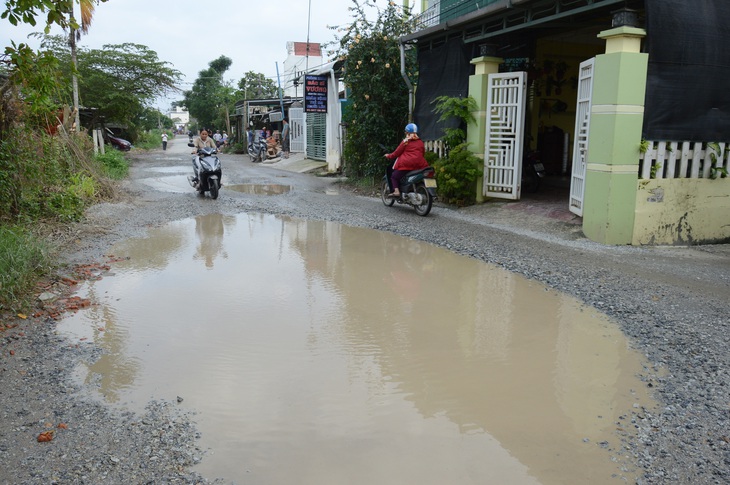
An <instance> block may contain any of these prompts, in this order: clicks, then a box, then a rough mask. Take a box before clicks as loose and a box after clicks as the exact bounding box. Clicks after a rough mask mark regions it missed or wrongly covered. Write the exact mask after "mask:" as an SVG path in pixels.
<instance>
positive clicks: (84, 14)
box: [68, 0, 98, 130]
mask: <svg viewBox="0 0 730 485" xmlns="http://www.w3.org/2000/svg"><path fill="white" fill-rule="evenodd" d="M78 2H79V8H80V9H81V25H80V26H79V25H78V23H77V22H76V17H74V4H73V2H72V3H71V5H70V7H71V12H70V20H71V21H70V28H69V34H68V45H69V47H71V65H72V68H73V70H72V72H71V83H72V89H73V103H74V111H75V112H76V129H77V130H80V129H81V121H80V118H79V78H78V76H77V71H78V60H77V57H76V43H77V42H78V41H79V40H81V34H82V33H83V34H88V33H89V27H91V21H92V19H93V18H94V9H95V8H96V5H97V4H98V0H78Z"/></svg>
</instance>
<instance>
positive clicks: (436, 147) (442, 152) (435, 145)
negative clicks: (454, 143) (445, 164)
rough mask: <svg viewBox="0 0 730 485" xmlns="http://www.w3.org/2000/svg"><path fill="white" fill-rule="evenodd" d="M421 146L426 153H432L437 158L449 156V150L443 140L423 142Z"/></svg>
mask: <svg viewBox="0 0 730 485" xmlns="http://www.w3.org/2000/svg"><path fill="white" fill-rule="evenodd" d="M423 146H424V148H425V149H426V151H427V152H434V153H435V154H436V155H438V156H439V158H444V157H445V156H446V155H448V154H449V149H448V147H447V146H446V143H445V142H444V141H443V140H423Z"/></svg>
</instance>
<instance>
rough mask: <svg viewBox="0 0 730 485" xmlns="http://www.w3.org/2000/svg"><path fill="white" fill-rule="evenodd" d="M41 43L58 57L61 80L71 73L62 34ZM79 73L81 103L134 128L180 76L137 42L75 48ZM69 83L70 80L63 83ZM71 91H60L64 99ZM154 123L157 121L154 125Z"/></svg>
mask: <svg viewBox="0 0 730 485" xmlns="http://www.w3.org/2000/svg"><path fill="white" fill-rule="evenodd" d="M43 46H44V47H45V48H47V49H49V50H50V51H51V52H53V54H54V56H55V57H56V58H57V59H59V61H60V63H61V66H62V70H61V73H60V74H59V75H60V76H61V77H62V78H63V79H64V80H68V79H70V77H71V75H72V68H71V63H70V62H67V61H69V59H70V52H69V47H68V45H67V44H66V43H65V42H64V39H63V37H59V36H48V37H46V38H45V39H44V42H43ZM78 73H79V78H80V81H79V82H80V87H81V89H82V94H83V96H82V100H81V101H82V104H83V105H84V106H87V107H90V108H94V109H96V110H97V112H98V115H100V116H104V117H105V118H106V119H107V120H109V121H116V122H119V123H122V124H126V125H128V126H130V128H135V127H136V125H137V124H138V122H139V118H140V117H141V116H143V115H144V114H145V110H146V109H147V108H148V107H149V106H150V105H151V104H152V102H153V101H154V100H155V99H156V98H157V97H159V96H161V95H164V94H166V93H168V92H170V91H174V90H177V89H178V88H177V87H176V86H175V84H176V83H178V82H179V81H180V79H181V77H182V75H181V74H180V72H179V71H177V70H175V69H173V68H172V67H171V66H170V64H169V63H167V62H164V61H161V60H160V59H159V58H158V57H157V53H156V52H155V51H153V50H151V49H149V48H148V47H147V46H144V45H140V44H131V43H126V44H110V45H105V46H103V47H102V48H101V49H85V48H79V49H78ZM63 84H64V85H65V86H69V85H70V84H69V83H63ZM70 96H71V92H70V90H69V89H68V88H66V89H65V90H63V92H62V97H63V99H68V98H69V97H70ZM155 126H157V124H155Z"/></svg>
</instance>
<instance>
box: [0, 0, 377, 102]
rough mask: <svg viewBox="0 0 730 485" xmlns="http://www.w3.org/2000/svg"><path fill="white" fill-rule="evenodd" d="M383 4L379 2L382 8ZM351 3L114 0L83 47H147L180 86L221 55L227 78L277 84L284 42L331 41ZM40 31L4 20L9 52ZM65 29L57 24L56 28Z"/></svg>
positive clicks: (98, 14) (1, 41)
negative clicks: (260, 77) (258, 77)
mask: <svg viewBox="0 0 730 485" xmlns="http://www.w3.org/2000/svg"><path fill="white" fill-rule="evenodd" d="M385 1H386V0H376V2H375V3H376V4H378V5H380V6H381V7H383V6H384V5H385ZM310 5H311V10H310ZM352 5H353V4H352V2H351V0H273V1H269V2H252V1H250V0H215V1H213V2H209V3H207V4H206V3H204V2H197V1H193V0H178V1H176V2H162V1H160V0H146V1H145V0H108V1H107V2H106V3H101V4H99V5H98V6H97V7H96V10H95V12H94V18H93V23H92V25H91V29H90V31H89V33H88V34H86V35H84V36H83V37H82V38H81V41H80V45H81V46H83V47H86V48H92V49H100V48H102V46H104V45H105V44H121V43H124V42H132V43H135V44H142V45H145V46H147V47H149V48H150V49H152V50H153V51H155V52H157V55H158V57H159V59H160V60H162V61H167V62H169V63H170V64H172V67H174V68H175V69H177V70H178V71H180V72H181V73H182V74H183V79H182V81H183V82H182V83H181V84H180V85H179V87H180V88H181V89H182V90H188V89H190V88H191V86H192V83H193V82H194V81H195V79H196V78H197V77H198V73H199V72H200V71H202V70H203V69H207V68H208V63H209V62H210V61H212V60H215V59H217V58H218V57H220V56H221V55H225V56H227V57H229V58H231V59H232V60H233V63H232V64H231V67H230V68H229V69H228V71H227V72H226V73H225V75H224V79H225V80H231V81H234V84H235V83H237V82H238V80H239V79H240V78H241V77H243V74H244V73H246V72H248V71H254V72H258V73H262V74H264V75H265V76H267V77H270V78H272V79H273V80H274V82H277V79H276V75H277V62H278V69H279V73H280V74H281V73H282V72H283V62H284V60H285V59H286V57H287V52H286V43H287V42H288V41H294V42H306V41H307V36H309V41H310V42H312V43H320V44H325V43H327V42H331V41H333V40H334V39H335V32H334V31H332V30H330V29H328V28H327V26H346V25H349V24H351V23H352V22H353V17H352V12H350V11H349V10H348V9H349V7H351V6H352ZM308 19H309V20H308ZM39 20H42V19H39ZM42 30H43V26H42V25H37V26H36V27H31V26H22V27H21V26H18V27H14V26H13V25H11V24H10V23H9V22H8V21H7V20H0V46H1V48H2V50H4V48H5V46H7V45H10V41H11V40H13V41H15V42H16V43H20V42H26V43H29V44H30V45H31V46H33V47H37V46H38V41H37V40H35V39H28V38H27V35H28V34H29V33H31V32H40V31H42ZM61 33H62V31H61V30H60V29H58V28H54V29H53V30H52V31H51V34H61ZM310 67H311V66H310ZM181 99H182V94H181V93H180V94H173V95H171V96H168V97H166V98H162V99H159V100H158V101H157V102H156V103H155V105H156V107H157V108H159V109H161V110H162V111H166V110H168V109H169V107H170V103H171V102H172V101H175V100H181Z"/></svg>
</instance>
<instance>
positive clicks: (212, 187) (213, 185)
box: [208, 179, 218, 200]
mask: <svg viewBox="0 0 730 485" xmlns="http://www.w3.org/2000/svg"><path fill="white" fill-rule="evenodd" d="M208 191H209V192H210V196H211V198H212V199H213V200H215V199H217V198H218V179H210V180H208Z"/></svg>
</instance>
